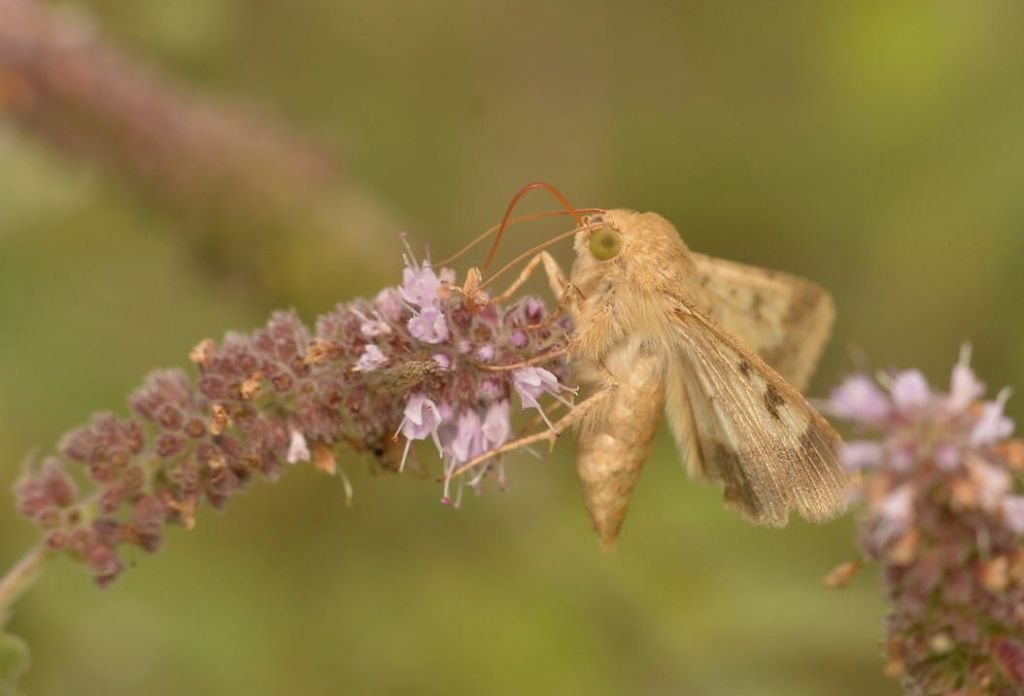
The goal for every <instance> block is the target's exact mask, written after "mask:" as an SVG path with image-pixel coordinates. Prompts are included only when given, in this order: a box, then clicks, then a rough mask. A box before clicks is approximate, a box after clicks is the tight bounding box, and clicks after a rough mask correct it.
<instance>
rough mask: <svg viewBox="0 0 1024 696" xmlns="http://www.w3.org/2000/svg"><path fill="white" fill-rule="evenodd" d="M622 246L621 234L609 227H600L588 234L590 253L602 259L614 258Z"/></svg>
mask: <svg viewBox="0 0 1024 696" xmlns="http://www.w3.org/2000/svg"><path fill="white" fill-rule="evenodd" d="M621 248H622V235H621V234H619V233H618V232H616V231H615V230H613V229H612V228H611V227H602V228H601V229H599V230H597V231H595V232H594V233H593V234H591V235H590V253H591V254H593V255H594V256H595V257H597V258H598V259H600V260H602V261H607V260H608V259H614V258H615V257H616V256H617V255H618V253H619V249H621Z"/></svg>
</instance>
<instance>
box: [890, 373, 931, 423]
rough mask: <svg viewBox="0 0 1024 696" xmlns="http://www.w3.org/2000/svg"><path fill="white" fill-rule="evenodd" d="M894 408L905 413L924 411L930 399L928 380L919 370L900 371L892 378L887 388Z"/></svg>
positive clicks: (914, 413)
mask: <svg viewBox="0 0 1024 696" xmlns="http://www.w3.org/2000/svg"><path fill="white" fill-rule="evenodd" d="M889 391H890V393H891V394H892V401H893V403H894V404H895V405H896V408H897V409H898V410H899V411H900V412H901V413H904V414H907V415H917V414H919V413H921V412H922V411H924V410H925V409H926V408H927V407H928V404H929V403H930V402H931V399H932V392H931V389H929V388H928V380H926V379H925V378H924V375H923V374H921V371H920V370H907V371H905V372H900V373H899V374H898V375H896V378H895V379H894V380H893V383H892V387H890V389H889Z"/></svg>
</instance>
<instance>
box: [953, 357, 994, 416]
mask: <svg viewBox="0 0 1024 696" xmlns="http://www.w3.org/2000/svg"><path fill="white" fill-rule="evenodd" d="M970 358H971V352H970V349H969V348H968V347H967V346H965V347H964V348H963V350H962V351H961V352H960V362H958V363H957V364H956V365H955V366H954V367H953V375H952V378H951V379H950V386H949V398H948V399H947V400H946V406H947V408H949V410H951V411H953V412H955V413H960V412H962V411H964V410H966V409H967V407H968V406H970V405H971V404H972V403H974V402H975V401H977V400H978V399H979V398H981V395H982V394H984V393H985V385H984V384H983V383H982V382H980V381H979V380H978V378H977V377H976V376H975V374H974V370H972V369H971V366H970V364H969V363H970Z"/></svg>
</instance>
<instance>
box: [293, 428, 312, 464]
mask: <svg viewBox="0 0 1024 696" xmlns="http://www.w3.org/2000/svg"><path fill="white" fill-rule="evenodd" d="M287 460H288V463H289V464H295V463H296V462H308V461H309V460H310V456H309V445H308V444H307V443H306V436H305V435H303V434H302V431H301V430H298V429H297V428H292V438H291V441H290V442H289V443H288V456H287Z"/></svg>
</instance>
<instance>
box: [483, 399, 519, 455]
mask: <svg viewBox="0 0 1024 696" xmlns="http://www.w3.org/2000/svg"><path fill="white" fill-rule="evenodd" d="M481 430H482V431H483V435H484V439H485V440H487V444H489V445H490V446H491V447H500V446H501V445H503V444H505V442H506V441H507V440H508V436H509V435H510V434H511V432H512V421H511V419H510V417H509V403H508V399H503V400H501V401H498V402H496V403H492V404H491V405H489V406H488V407H487V414H486V415H485V416H484V423H483V426H482V428H481Z"/></svg>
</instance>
